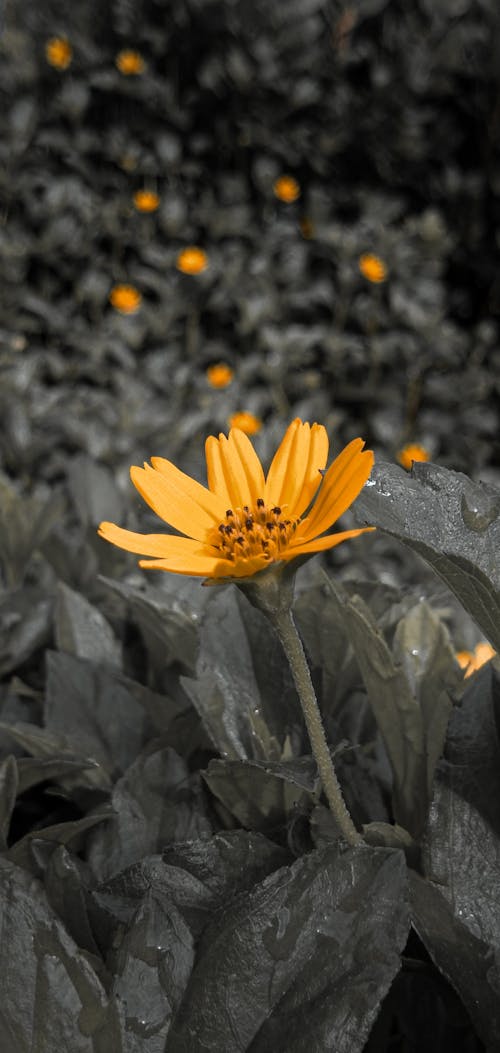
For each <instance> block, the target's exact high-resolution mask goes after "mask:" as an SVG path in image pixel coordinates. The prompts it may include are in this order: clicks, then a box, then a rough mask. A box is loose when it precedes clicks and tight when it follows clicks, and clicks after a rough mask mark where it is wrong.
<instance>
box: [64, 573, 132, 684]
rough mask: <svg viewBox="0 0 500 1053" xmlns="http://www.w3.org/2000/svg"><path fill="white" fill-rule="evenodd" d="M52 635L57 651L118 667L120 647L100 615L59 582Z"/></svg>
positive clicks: (82, 597)
mask: <svg viewBox="0 0 500 1053" xmlns="http://www.w3.org/2000/svg"><path fill="white" fill-rule="evenodd" d="M54 628H55V637H56V644H57V647H58V649H59V650H60V651H66V652H68V653H69V654H73V655H75V657H76V658H87V659H89V660H91V661H93V662H96V663H101V664H103V665H110V666H115V667H117V668H118V669H120V668H121V664H122V663H121V649H120V645H119V643H118V640H117V639H116V637H115V634H114V632H113V630H112V628H111V626H110V624H109V622H108V621H106V618H105V617H104V615H102V614H101V612H100V611H99V610H98V609H97V607H94V606H93V605H92V604H91V603H89V601H88V600H87V599H85V597H84V596H82V595H81V594H80V593H78V592H75V591H74V590H73V589H70V588H69V587H68V586H67V585H64V584H62V582H59V584H58V587H57V597H56V606H55V626H54Z"/></svg>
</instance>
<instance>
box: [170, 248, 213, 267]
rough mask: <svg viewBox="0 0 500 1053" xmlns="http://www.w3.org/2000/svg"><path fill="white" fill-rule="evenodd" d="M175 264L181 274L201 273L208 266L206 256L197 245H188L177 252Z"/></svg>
mask: <svg viewBox="0 0 500 1053" xmlns="http://www.w3.org/2000/svg"><path fill="white" fill-rule="evenodd" d="M175 266H176V267H177V270H178V271H182V273H183V274H201V272H202V271H205V270H206V269H207V267H208V256H207V254H206V252H204V250H203V249H200V248H198V246H197V245H188V247H187V248H186V249H181V251H180V252H179V255H178V256H177V260H176V263H175Z"/></svg>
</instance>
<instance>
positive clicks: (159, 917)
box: [112, 889, 194, 1053]
mask: <svg viewBox="0 0 500 1053" xmlns="http://www.w3.org/2000/svg"><path fill="white" fill-rule="evenodd" d="M193 961H194V940H193V936H192V934H191V932H190V930H189V928H188V926H187V925H186V923H185V921H184V919H183V917H182V914H181V913H180V912H179V911H178V910H177V908H176V907H175V906H174V904H173V903H171V902H169V901H168V899H167V898H166V897H165V895H164V894H162V892H161V891H160V890H156V889H148V890H147V891H146V892H145V894H144V898H143V900H142V902H141V904H140V906H139V908H138V909H137V911H136V914H135V916H134V918H133V921H132V924H131V925H130V927H129V929H128V930H127V932H126V934H125V936H124V939H123V941H122V943H121V946H120V950H119V952H118V955H117V961H116V967H115V978H114V983H113V989H112V993H113V996H114V998H115V999H117V1000H118V1001H119V1002H120V1003H121V1005H122V1006H123V1016H124V1019H125V1032H126V1039H125V1043H126V1049H127V1053H163V1051H164V1048H165V1039H166V1036H167V1033H168V1031H169V1028H170V1024H171V1021H172V1018H173V1016H174V1015H175V1013H176V1012H177V1009H178V1007H179V1005H180V1002H181V999H182V996H183V994H184V991H185V988H186V985H187V982H188V979H189V976H190V973H191V969H192V967H193Z"/></svg>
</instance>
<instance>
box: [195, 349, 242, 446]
mask: <svg viewBox="0 0 500 1053" xmlns="http://www.w3.org/2000/svg"><path fill="white" fill-rule="evenodd" d="M205 376H206V378H207V380H208V383H209V384H210V387H212V388H227V386H228V384H230V383H231V381H232V379H233V377H234V373H233V370H232V369H231V366H227V365H226V364H225V362H217V363H216V364H215V365H213V366H209V367H208V369H207V371H206V373H205ZM243 430H244V429H243Z"/></svg>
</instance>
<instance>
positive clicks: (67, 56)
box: [45, 37, 73, 69]
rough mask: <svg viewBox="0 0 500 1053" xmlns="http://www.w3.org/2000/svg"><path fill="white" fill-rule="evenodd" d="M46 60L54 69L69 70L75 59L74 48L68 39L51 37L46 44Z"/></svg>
mask: <svg viewBox="0 0 500 1053" xmlns="http://www.w3.org/2000/svg"><path fill="white" fill-rule="evenodd" d="M45 58H46V59H47V62H48V64H49V66H53V68H54V69H67V68H68V66H70V65H71V60H72V58H73V48H72V47H71V44H70V42H69V40H66V37H51V38H50V40H47V42H46V44H45Z"/></svg>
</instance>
